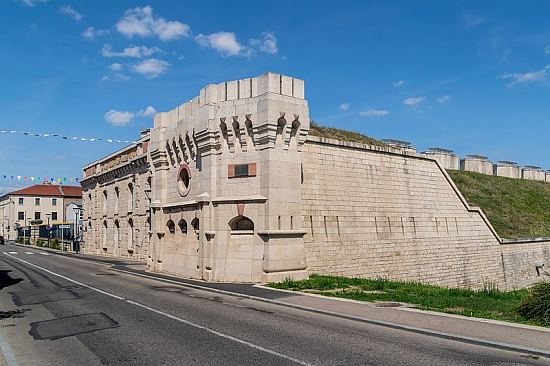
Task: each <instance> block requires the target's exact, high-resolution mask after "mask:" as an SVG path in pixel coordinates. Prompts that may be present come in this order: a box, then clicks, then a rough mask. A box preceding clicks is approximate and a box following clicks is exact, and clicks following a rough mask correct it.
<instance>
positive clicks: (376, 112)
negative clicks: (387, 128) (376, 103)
mask: <svg viewBox="0 0 550 366" xmlns="http://www.w3.org/2000/svg"><path fill="white" fill-rule="evenodd" d="M388 114H390V112H389V111H388V110H386V109H367V110H364V111H361V112H359V115H360V116H361V117H385V116H387V115H388Z"/></svg>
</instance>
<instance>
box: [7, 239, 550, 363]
mask: <svg viewBox="0 0 550 366" xmlns="http://www.w3.org/2000/svg"><path fill="white" fill-rule="evenodd" d="M21 247H24V246H21ZM42 249H43V250H44V251H45V252H47V253H51V254H54V253H55V254H58V255H70V256H73V257H77V258H81V259H83V260H93V261H100V262H107V263H111V264H113V269H115V270H118V271H122V272H127V273H133V274H135V275H138V276H143V277H154V278H156V279H161V280H163V281H166V282H169V283H177V284H180V285H182V286H188V287H194V288H200V289H207V290H210V291H217V292H223V293H231V294H233V295H238V296H242V297H247V298H253V299H256V300H259V301H264V302H270V303H274V304H279V305H283V306H288V307H292V308H299V309H303V310H306V311H313V312H316V313H322V314H327V315H333V316H338V317H341V318H345V319H353V320H357V321H362V322H366V323H370V324H378V325H381V326H385V327H391V328H397V329H405V330H409V331H412V332H417V333H421V334H430V335H434V336H437V337H441V338H446V339H455V340H458V341H462V342H468V343H473V344H481V345H486V346H491V347H496V348H502V349H510V350H515V351H524V352H529V353H532V354H537V355H540V356H545V357H550V328H544V327H536V326H529V325H522V324H515V323H508V322H502V321H495V320H488V319H479V318H469V317H464V316H459V315H451V314H444V313H436V312H431V311H422V310H417V309H411V308H405V307H379V306H376V305H375V304H373V303H366V302H359V301H354V300H346V299H336V298H330V297H324V296H320V295H311V294H302V293H297V292H291V291H284V290H274V289H270V288H266V287H264V286H258V285H252V284H231V283H212V282H203V281H197V280H190V279H184V278H179V277H174V276H169V275H165V274H159V273H151V272H148V271H147V270H146V265H145V263H143V262H138V261H134V260H131V259H124V258H120V259H117V258H112V257H102V256H92V255H86V254H74V253H63V254H62V253H60V252H59V251H54V250H51V249H47V248H42ZM0 250H1V248H0ZM21 253H22V254H21V255H25V254H24V250H23V251H21Z"/></svg>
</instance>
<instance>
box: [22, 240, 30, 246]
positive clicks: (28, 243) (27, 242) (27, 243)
mask: <svg viewBox="0 0 550 366" xmlns="http://www.w3.org/2000/svg"><path fill="white" fill-rule="evenodd" d="M30 243H31V239H25V241H24V242H23V244H26V245H30Z"/></svg>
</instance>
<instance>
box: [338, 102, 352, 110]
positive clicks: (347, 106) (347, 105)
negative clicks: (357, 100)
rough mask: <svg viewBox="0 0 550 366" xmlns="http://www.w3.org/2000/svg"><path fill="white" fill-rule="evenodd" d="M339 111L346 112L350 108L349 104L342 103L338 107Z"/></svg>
mask: <svg viewBox="0 0 550 366" xmlns="http://www.w3.org/2000/svg"><path fill="white" fill-rule="evenodd" d="M338 108H339V109H340V110H341V111H347V110H348V109H350V108H351V103H342V104H340V105H339V106H338Z"/></svg>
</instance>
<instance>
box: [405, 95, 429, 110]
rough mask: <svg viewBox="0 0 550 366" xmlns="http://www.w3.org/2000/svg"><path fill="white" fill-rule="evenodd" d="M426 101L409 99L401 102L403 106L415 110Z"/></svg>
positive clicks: (420, 98) (418, 98)
mask: <svg viewBox="0 0 550 366" xmlns="http://www.w3.org/2000/svg"><path fill="white" fill-rule="evenodd" d="M425 100H426V97H411V98H407V99H405V100H403V104H405V105H406V106H409V107H413V108H416V107H417V106H418V105H420V104H421V103H423V102H424V101H425Z"/></svg>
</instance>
